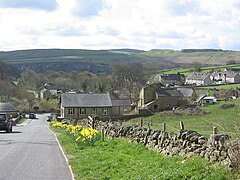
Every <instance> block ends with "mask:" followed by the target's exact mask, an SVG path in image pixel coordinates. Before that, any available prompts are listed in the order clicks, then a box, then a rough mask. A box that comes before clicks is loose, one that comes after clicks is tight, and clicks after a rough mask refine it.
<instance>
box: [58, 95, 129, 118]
mask: <svg viewBox="0 0 240 180" xmlns="http://www.w3.org/2000/svg"><path fill="white" fill-rule="evenodd" d="M130 111H131V103H130V100H128V99H116V98H115V99H111V96H110V94H109V93H102V94H86V93H85V94H83V93H63V94H61V97H60V112H61V117H63V118H70V119H83V118H86V117H88V116H89V115H90V116H95V117H98V118H100V119H109V118H111V117H114V116H120V115H123V114H125V113H129V112H130Z"/></svg>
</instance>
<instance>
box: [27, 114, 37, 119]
mask: <svg viewBox="0 0 240 180" xmlns="http://www.w3.org/2000/svg"><path fill="white" fill-rule="evenodd" d="M36 118H37V117H36V114H34V113H30V114H29V119H36Z"/></svg>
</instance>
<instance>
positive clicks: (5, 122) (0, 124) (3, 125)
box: [0, 113, 13, 133]
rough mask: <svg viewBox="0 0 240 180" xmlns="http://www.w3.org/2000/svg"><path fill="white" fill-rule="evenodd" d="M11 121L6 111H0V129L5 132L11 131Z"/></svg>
mask: <svg viewBox="0 0 240 180" xmlns="http://www.w3.org/2000/svg"><path fill="white" fill-rule="evenodd" d="M12 124H13V121H12V119H11V117H10V116H9V115H8V114H6V113H0V130H4V131H6V132H7V133H10V132H12Z"/></svg>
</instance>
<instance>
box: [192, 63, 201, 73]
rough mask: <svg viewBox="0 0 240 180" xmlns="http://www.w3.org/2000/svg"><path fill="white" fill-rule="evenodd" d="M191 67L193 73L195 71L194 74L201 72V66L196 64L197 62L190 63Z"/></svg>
mask: <svg viewBox="0 0 240 180" xmlns="http://www.w3.org/2000/svg"><path fill="white" fill-rule="evenodd" d="M192 67H193V69H194V71H196V72H200V71H201V70H202V69H201V67H202V64H201V63H200V62H197V61H195V62H193V63H192Z"/></svg>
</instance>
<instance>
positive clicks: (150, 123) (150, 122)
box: [150, 118, 152, 126]
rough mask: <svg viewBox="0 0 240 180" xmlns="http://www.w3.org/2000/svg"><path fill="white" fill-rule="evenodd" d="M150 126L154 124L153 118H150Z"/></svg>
mask: <svg viewBox="0 0 240 180" xmlns="http://www.w3.org/2000/svg"><path fill="white" fill-rule="evenodd" d="M150 126H152V118H150Z"/></svg>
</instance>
